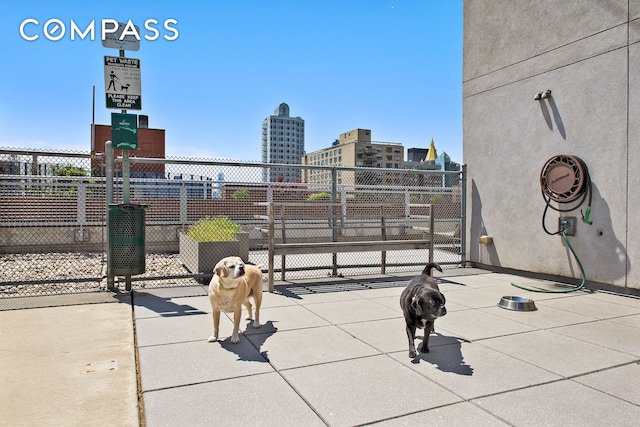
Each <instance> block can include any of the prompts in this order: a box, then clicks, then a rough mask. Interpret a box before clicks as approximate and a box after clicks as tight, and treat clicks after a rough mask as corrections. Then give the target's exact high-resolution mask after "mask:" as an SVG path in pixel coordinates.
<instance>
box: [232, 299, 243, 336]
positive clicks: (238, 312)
mask: <svg viewBox="0 0 640 427" xmlns="http://www.w3.org/2000/svg"><path fill="white" fill-rule="evenodd" d="M241 317H242V305H238V308H237V309H235V310H233V334H231V343H233V344H237V343H239V342H240V318H241Z"/></svg>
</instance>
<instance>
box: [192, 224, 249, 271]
mask: <svg viewBox="0 0 640 427" xmlns="http://www.w3.org/2000/svg"><path fill="white" fill-rule="evenodd" d="M228 256H237V257H240V258H242V259H243V260H247V259H248V258H249V233H246V232H243V231H242V228H241V227H240V225H238V223H236V222H235V221H231V220H230V219H229V218H227V217H206V218H202V219H200V220H198V221H197V222H196V223H194V224H192V225H190V226H189V227H188V228H187V232H186V233H180V260H181V261H182V263H183V264H184V265H185V267H187V269H188V270H189V271H190V272H192V273H201V274H207V275H212V274H213V273H212V272H213V267H215V265H216V264H217V262H218V261H220V260H221V259H222V258H225V257H228Z"/></svg>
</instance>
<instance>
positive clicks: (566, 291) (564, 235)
mask: <svg viewBox="0 0 640 427" xmlns="http://www.w3.org/2000/svg"><path fill="white" fill-rule="evenodd" d="M560 232H561V233H562V238H563V239H564V241H565V242H566V243H567V246H568V247H569V250H570V251H571V253H572V254H573V256H574V258H575V259H576V261H577V263H578V267H580V273H581V274H582V283H580V285H579V286H577V287H575V288H571V289H565V290H555V289H532V288H526V287H524V286H521V285H518V284H516V283H513V282H511V285H513V286H515V287H516V288H520V289H524V290H525V291H530V292H543V293H548V294H566V293H569V292H576V291H579V290H580V289H582V288H583V287H584V283H585V282H586V277H585V274H584V268H583V267H582V263H581V262H580V259H579V258H578V255H576V252H575V251H574V250H573V246H571V243H569V239H568V238H567V235H566V234H564V230H561V231H560Z"/></svg>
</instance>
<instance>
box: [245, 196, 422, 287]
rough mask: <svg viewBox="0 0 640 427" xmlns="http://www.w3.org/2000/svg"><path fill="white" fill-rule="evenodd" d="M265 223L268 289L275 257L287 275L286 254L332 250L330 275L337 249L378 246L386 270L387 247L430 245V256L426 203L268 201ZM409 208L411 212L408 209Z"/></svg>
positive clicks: (364, 249) (335, 266)
mask: <svg viewBox="0 0 640 427" xmlns="http://www.w3.org/2000/svg"><path fill="white" fill-rule="evenodd" d="M261 205H264V206H266V208H267V215H264V216H261V215H259V216H257V218H259V219H263V220H266V222H267V224H266V228H265V227H257V228H258V229H259V230H261V231H262V232H263V234H266V235H267V247H268V252H269V266H268V268H269V270H268V277H269V279H268V281H269V292H273V289H274V272H275V257H276V256H281V266H282V267H281V280H285V275H286V271H287V269H286V256H287V255H299V254H310V255H313V254H333V263H332V264H333V265H332V270H333V275H334V276H337V274H338V271H337V270H338V261H337V254H338V253H347V252H380V253H381V260H380V272H381V274H385V272H386V266H387V260H386V258H387V257H386V253H387V251H393V250H413V249H428V250H429V262H433V249H434V235H433V233H434V217H433V208H432V206H431V205H427V204H411V205H406V206H405V205H400V204H372V203H357V202H352V203H318V202H303V203H282V202H270V203H264V204H261ZM412 211H413V212H412Z"/></svg>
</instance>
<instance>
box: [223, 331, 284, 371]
mask: <svg viewBox="0 0 640 427" xmlns="http://www.w3.org/2000/svg"><path fill="white" fill-rule="evenodd" d="M252 325H253V320H251V321H248V322H247V324H246V325H245V328H244V332H243V333H242V335H241V336H240V342H239V343H237V344H232V343H231V339H230V338H225V339H224V340H222V341H219V343H220V346H221V347H222V348H224V349H225V350H227V351H229V352H231V353H235V354H236V356H238V359H237V360H238V361H245V362H263V363H269V355H268V353H267V351H266V350H265V351H263V350H262V345H263V344H264V343H265V341H267V339H268V338H269V337H270V336H272V335H273V334H275V333H276V332H277V331H278V328H276V327H275V326H274V325H273V321H271V320H269V321H267V322H266V323H264V324H263V325H262V326H261V327H260V328H254V327H253V326H252Z"/></svg>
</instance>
